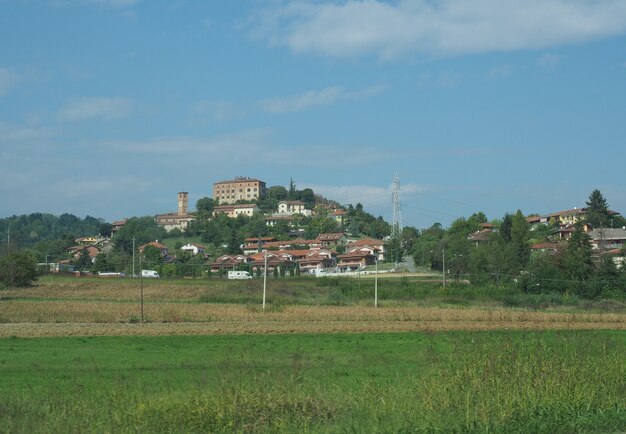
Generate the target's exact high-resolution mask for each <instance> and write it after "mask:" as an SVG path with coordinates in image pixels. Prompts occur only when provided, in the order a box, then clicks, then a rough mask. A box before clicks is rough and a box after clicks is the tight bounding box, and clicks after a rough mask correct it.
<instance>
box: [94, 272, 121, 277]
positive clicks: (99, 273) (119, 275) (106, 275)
mask: <svg viewBox="0 0 626 434" xmlns="http://www.w3.org/2000/svg"><path fill="white" fill-rule="evenodd" d="M98 277H126V274H124V273H114V272H106V271H98Z"/></svg>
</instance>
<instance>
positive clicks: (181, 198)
mask: <svg viewBox="0 0 626 434" xmlns="http://www.w3.org/2000/svg"><path fill="white" fill-rule="evenodd" d="M188 210H189V193H187V192H186V191H181V192H180V193H178V215H179V216H185V215H187V211H188Z"/></svg>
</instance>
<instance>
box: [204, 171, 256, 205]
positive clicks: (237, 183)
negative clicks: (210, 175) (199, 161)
mask: <svg viewBox="0 0 626 434" xmlns="http://www.w3.org/2000/svg"><path fill="white" fill-rule="evenodd" d="M265 192H266V187H265V182H263V181H261V180H259V179H255V178H248V177H238V178H235V179H231V180H229V181H220V182H216V183H214V184H213V199H214V200H217V201H219V203H220V204H222V205H230V204H234V203H235V202H237V201H238V200H257V199H259V198H261V197H263V196H265Z"/></svg>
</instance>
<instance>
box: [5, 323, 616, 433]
mask: <svg viewBox="0 0 626 434" xmlns="http://www.w3.org/2000/svg"><path fill="white" fill-rule="evenodd" d="M0 372H1V374H2V375H0V432H11V433H27V432H28V433H38V432H52V433H72V432H507V433H508V432H520V433H521V432H545V433H575V432H619V431H624V430H626V333H625V332H608V331H606V332H602V331H598V332H580V331H570V332H504V331H503V332H449V333H437V334H432V333H431V334H427V333H396V334H351V335H274V336H272V335H269V336H268V335H250V336H205V337H115V338H114V337H108V338H107V337H99V338H71V337H68V338H37V339H19V338H9V339H0Z"/></svg>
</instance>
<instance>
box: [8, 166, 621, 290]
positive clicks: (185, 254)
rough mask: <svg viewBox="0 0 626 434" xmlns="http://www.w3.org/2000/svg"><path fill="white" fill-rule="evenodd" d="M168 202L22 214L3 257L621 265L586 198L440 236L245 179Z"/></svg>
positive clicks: (324, 265) (465, 220) (464, 275)
mask: <svg viewBox="0 0 626 434" xmlns="http://www.w3.org/2000/svg"><path fill="white" fill-rule="evenodd" d="M176 199H177V200H176V204H177V209H176V210H175V211H171V212H167V213H162V214H158V215H156V216H146V217H130V218H124V219H120V220H117V221H114V222H113V223H110V224H109V223H106V222H104V221H102V220H99V219H95V218H93V217H89V216H88V217H86V218H85V219H84V220H80V219H79V218H77V217H75V216H72V215H69V214H64V215H62V216H60V217H58V218H57V217H54V216H51V215H48V214H31V215H30V216H20V217H12V218H8V219H4V220H0V232H2V233H4V234H7V233H10V232H12V233H13V246H14V248H15V247H17V246H20V247H23V248H28V249H30V251H31V252H32V253H33V255H35V256H36V257H37V262H39V264H40V267H45V269H46V270H49V271H52V272H60V271H72V272H74V271H76V272H80V273H87V274H89V273H93V274H98V273H99V274H100V275H103V274H106V273H117V274H126V275H129V274H132V275H136V273H137V270H139V269H140V268H149V269H154V270H158V272H159V274H160V275H161V276H172V277H202V276H206V275H210V274H212V273H219V274H220V275H221V274H224V273H225V272H226V271H228V270H246V271H247V272H248V273H250V275H252V276H253V275H260V273H261V271H262V270H263V269H265V268H267V270H268V272H269V273H273V274H274V275H276V276H288V275H300V274H316V275H320V274H321V273H324V274H328V273H350V272H372V271H374V270H376V271H383V272H389V271H398V270H404V271H415V270H416V269H418V268H419V269H422V270H435V271H439V272H441V271H444V276H450V277H451V278H454V279H455V280H463V279H466V280H467V279H469V280H470V281H472V282H494V283H496V284H500V283H501V282H502V281H503V280H504V281H507V280H510V281H514V282H520V281H521V282H524V281H525V280H524V279H522V280H520V279H519V276H540V275H543V274H546V273H547V274H548V275H550V276H559V277H560V278H562V280H563V281H570V280H571V281H575V280H576V279H583V280H584V279H587V278H589V276H595V275H596V274H597V273H600V270H602V269H603V268H602V267H609V266H611V267H613V268H614V269H615V270H617V269H619V268H620V267H621V265H622V263H623V261H624V259H623V258H624V245H625V242H626V219H624V218H623V217H622V216H621V214H620V213H619V212H617V211H613V210H610V209H609V207H608V204H607V202H606V200H605V199H604V197H603V196H602V194H601V193H600V192H599V191H598V190H594V192H592V194H591V195H590V196H589V200H588V201H587V202H585V205H586V206H584V207H580V208H573V209H569V210H563V211H557V212H551V213H548V214H531V215H524V214H522V212H521V211H519V210H518V211H517V212H516V213H514V214H508V213H507V214H506V215H505V216H503V217H501V218H495V219H491V220H489V219H488V218H487V216H486V215H485V214H484V213H482V212H480V211H479V212H476V213H474V214H472V215H471V216H469V217H459V218H457V219H456V220H455V221H453V222H452V224H451V225H450V227H448V228H443V227H442V226H441V225H440V224H439V223H435V224H433V225H432V226H431V227H429V228H424V229H416V228H414V227H410V226H409V227H394V225H393V224H390V223H388V222H386V221H385V220H384V219H383V218H382V217H380V216H378V217H376V216H374V215H372V214H370V213H368V212H366V211H365V210H364V208H363V206H362V204H360V203H357V204H356V205H352V204H348V205H342V204H339V203H338V202H336V201H333V200H331V199H327V198H325V197H322V196H321V195H318V194H316V193H315V192H314V191H313V190H311V189H309V188H305V189H302V190H299V189H298V188H297V187H296V185H295V184H294V182H293V181H291V182H290V184H289V186H288V187H283V186H271V187H268V186H267V184H266V183H265V182H264V181H262V180H260V179H257V178H250V177H237V178H234V179H230V180H225V181H219V182H215V183H214V184H213V188H212V197H202V198H200V199H198V200H197V202H196V204H195V209H194V210H193V211H192V210H190V206H189V194H188V192H185V191H181V192H179V193H178V194H177V198H176ZM172 203H174V200H172ZM390 207H391V201H390ZM55 219H56V220H55ZM46 228H47V229H46ZM78 234H80V236H78V237H76V235H78ZM72 235H74V236H72ZM8 250H9V249H8V248H7V249H6V251H8ZM139 261H141V264H140V262H139ZM607 264H608V265H607ZM581 270H583V271H584V275H579V274H577V273H579V272H580V271H581ZM614 272H616V271H612V269H606V270H604V271H602V273H604V274H606V273H608V274H609V275H611V273H614ZM598 276H599V275H598ZM574 277H575V278H576V279H572V278H574ZM538 279H542V280H541V281H538V282H536V283H532V285H534V288H544V287H545V288H548V287H550V286H551V285H550V279H546V278H543V277H541V278H539V277H538ZM568 279H569V280H568ZM528 285H531V283H528ZM560 285H561V286H562V284H560Z"/></svg>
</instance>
